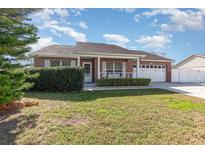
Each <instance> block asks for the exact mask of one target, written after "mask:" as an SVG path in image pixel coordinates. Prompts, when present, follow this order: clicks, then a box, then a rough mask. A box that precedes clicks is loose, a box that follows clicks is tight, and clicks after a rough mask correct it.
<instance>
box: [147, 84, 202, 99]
mask: <svg viewBox="0 0 205 154" xmlns="http://www.w3.org/2000/svg"><path fill="white" fill-rule="evenodd" d="M150 86H151V87H153V88H160V89H165V90H170V91H174V92H178V93H182V94H185V95H190V96H195V97H199V98H204V99H205V83H151V85H150Z"/></svg>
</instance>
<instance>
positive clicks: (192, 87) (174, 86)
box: [84, 82, 205, 99]
mask: <svg viewBox="0 0 205 154" xmlns="http://www.w3.org/2000/svg"><path fill="white" fill-rule="evenodd" d="M150 88H160V89H165V90H169V91H173V92H178V93H181V94H184V95H190V96H195V97H199V98H204V99H205V83H204V84H197V83H168V82H163V83H151V84H150V85H149V86H142V87H140V86H110V87H96V85H95V84H94V83H89V84H85V85H84V90H86V91H92V90H123V89H150Z"/></svg>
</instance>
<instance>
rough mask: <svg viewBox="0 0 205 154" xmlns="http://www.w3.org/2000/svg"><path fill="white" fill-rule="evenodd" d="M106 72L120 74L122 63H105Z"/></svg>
mask: <svg viewBox="0 0 205 154" xmlns="http://www.w3.org/2000/svg"><path fill="white" fill-rule="evenodd" d="M106 72H108V73H115V72H116V73H120V72H122V63H112V62H107V63H106Z"/></svg>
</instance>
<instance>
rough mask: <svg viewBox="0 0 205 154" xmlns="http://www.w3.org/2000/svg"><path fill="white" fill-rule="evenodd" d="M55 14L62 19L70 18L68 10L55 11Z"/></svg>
mask: <svg viewBox="0 0 205 154" xmlns="http://www.w3.org/2000/svg"><path fill="white" fill-rule="evenodd" d="M54 12H55V13H56V14H58V15H59V16H60V17H62V18H64V17H67V16H69V13H68V10H66V9H54Z"/></svg>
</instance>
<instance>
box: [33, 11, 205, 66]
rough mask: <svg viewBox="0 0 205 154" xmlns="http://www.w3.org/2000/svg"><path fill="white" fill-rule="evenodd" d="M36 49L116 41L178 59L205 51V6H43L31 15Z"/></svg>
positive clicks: (131, 47) (132, 47)
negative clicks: (84, 42)
mask: <svg viewBox="0 0 205 154" xmlns="http://www.w3.org/2000/svg"><path fill="white" fill-rule="evenodd" d="M31 18H32V23H34V24H35V25H36V26H37V27H38V36H39V37H40V39H39V41H38V42H37V43H36V44H33V45H32V46H31V47H32V48H33V50H37V49H39V48H42V47H44V46H47V45H51V44H68V45H74V44H75V43H76V41H88V42H103V43H113V44H117V45H120V46H122V47H126V48H129V49H137V50H144V51H147V52H155V53H157V54H161V55H165V56H166V57H169V58H172V59H174V60H175V61H176V62H179V61H181V60H183V59H184V58H186V57H188V56H190V55H192V54H199V53H201V54H205V25H204V24H205V9H43V10H42V11H40V12H37V13H35V14H33V15H32V16H31Z"/></svg>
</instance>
